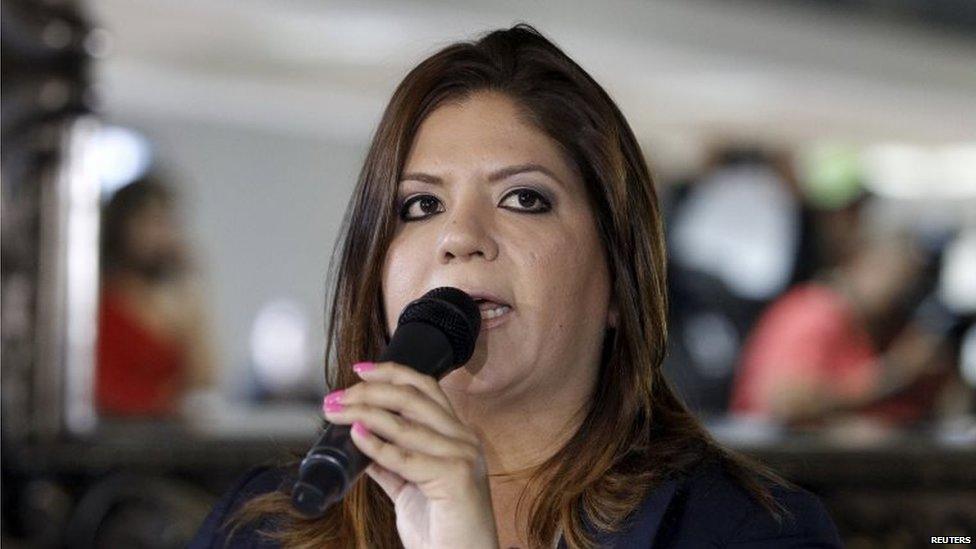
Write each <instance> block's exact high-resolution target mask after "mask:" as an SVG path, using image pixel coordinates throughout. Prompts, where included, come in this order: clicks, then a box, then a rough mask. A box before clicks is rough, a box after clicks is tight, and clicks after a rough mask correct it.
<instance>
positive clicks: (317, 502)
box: [292, 322, 455, 518]
mask: <svg viewBox="0 0 976 549" xmlns="http://www.w3.org/2000/svg"><path fill="white" fill-rule="evenodd" d="M388 361H393V362H398V363H400V364H403V365H405V366H409V367H411V368H413V369H414V370H417V371H418V372H420V373H423V374H427V375H430V376H433V377H434V378H436V379H438V380H439V379H441V378H442V377H444V376H445V375H447V374H448V373H449V372H450V371H451V370H454V369H455V366H454V351H453V349H452V347H451V344H450V341H448V339H447V336H446V335H444V332H442V331H441V330H440V329H439V328H436V327H434V326H431V325H429V324H426V323H423V322H410V323H407V324H403V325H401V326H399V327H397V329H396V331H395V332H394V333H393V337H392V338H391V340H390V344H389V345H388V346H387V347H386V350H384V351H383V353H382V354H381V355H380V358H379V360H378V361H377V362H388ZM349 430H350V426H349V425H336V424H332V423H330V424H329V425H327V426H326V428H325V430H324V431H323V432H322V436H320V437H319V440H318V442H316V443H315V445H314V446H312V449H311V450H309V451H308V454H307V455H306V456H305V459H303V460H302V463H301V465H300V466H299V472H298V481H297V482H296V483H295V486H294V488H293V489H292V502H293V503H294V505H295V507H297V508H298V510H299V511H301V512H302V514H304V515H305V516H308V517H312V518H315V517H320V516H322V515H323V514H325V511H326V510H327V509H328V508H329V507H330V506H331V505H332V504H333V503H335V502H336V501H339V500H340V499H342V498H343V497H344V496H345V495H346V492H348V491H349V488H351V487H352V485H353V483H354V482H355V481H356V479H357V478H358V477H359V475H361V474H362V472H363V471H364V470H365V469H366V467H367V466H369V464H370V463H371V462H372V460H371V459H370V458H369V457H368V456H366V455H364V454H363V453H362V452H360V451H359V448H357V447H356V445H355V444H354V443H353V441H352V438H351V437H350V435H349Z"/></svg>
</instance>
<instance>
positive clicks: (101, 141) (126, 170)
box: [85, 126, 152, 198]
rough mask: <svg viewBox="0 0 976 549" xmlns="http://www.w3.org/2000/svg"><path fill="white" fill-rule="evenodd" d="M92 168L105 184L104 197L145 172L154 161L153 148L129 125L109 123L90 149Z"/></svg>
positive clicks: (94, 138)
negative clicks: (121, 125) (110, 124)
mask: <svg viewBox="0 0 976 549" xmlns="http://www.w3.org/2000/svg"><path fill="white" fill-rule="evenodd" d="M85 154H87V155H89V156H90V161H91V166H92V170H94V173H95V175H96V177H97V178H98V180H99V181H100V182H101V186H102V196H103V197H105V198H108V197H110V196H111V195H112V194H113V193H115V191H117V190H119V189H120V188H122V187H124V186H125V185H127V184H129V183H131V182H132V181H134V180H136V179H137V178H138V177H139V176H141V175H142V174H143V173H145V171H146V169H148V168H149V164H150V162H151V161H152V148H151V146H150V145H149V141H148V140H146V138H145V137H143V136H142V135H140V134H138V133H136V132H135V131H133V130H130V129H128V128H122V127H119V126H105V127H103V128H102V129H101V130H99V131H98V132H97V133H96V134H95V135H94V136H93V137H92V142H91V145H90V146H89V147H88V148H86V153H85Z"/></svg>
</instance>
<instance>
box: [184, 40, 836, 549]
mask: <svg viewBox="0 0 976 549" xmlns="http://www.w3.org/2000/svg"><path fill="white" fill-rule="evenodd" d="M346 219H347V222H346V225H345V228H344V231H343V237H342V238H341V239H340V241H339V242H338V244H337V254H336V261H337V265H335V267H336V270H335V272H336V273H337V277H336V279H335V281H334V282H335V286H334V290H333V291H334V294H333V298H332V299H331V300H330V302H331V303H332V304H333V305H332V309H331V316H330V320H331V321H330V322H329V323H328V325H329V326H330V332H329V335H328V345H327V349H334V350H335V351H336V353H335V357H334V360H335V362H334V364H329V365H328V366H329V370H328V371H327V375H329V377H330V383H329V386H330V387H332V388H333V389H334V391H333V392H332V393H330V394H329V395H328V396H326V398H325V402H324V410H323V411H324V413H325V417H326V419H327V420H328V421H329V422H332V423H337V424H341V425H350V424H351V425H352V426H353V427H352V433H353V442H354V443H355V444H356V446H357V447H358V448H359V449H361V450H362V451H363V452H364V454H365V455H366V456H368V457H369V458H371V459H372V460H373V462H372V463H371V464H370V465H369V467H368V468H367V469H366V474H365V475H362V476H360V477H358V479H357V480H356V481H355V483H354V484H353V485H352V486H351V487H350V491H349V493H348V494H347V495H346V496H345V498H343V499H342V500H341V501H339V502H337V503H336V504H334V505H332V506H331V507H329V508H328V509H327V511H326V514H325V516H323V517H321V518H317V519H315V518H307V517H304V516H302V515H300V514H298V513H297V511H296V510H295V508H294V507H293V505H292V501H291V494H290V489H291V487H292V486H293V484H294V480H295V478H296V476H297V469H298V461H297V460H293V459H289V460H288V463H286V464H284V465H281V464H276V465H275V466H265V467H256V468H254V469H253V470H252V471H250V472H249V473H248V474H247V475H245V476H243V477H242V478H241V479H240V480H239V482H238V483H237V484H236V485H235V486H234V487H233V488H231V489H230V490H229V491H228V492H227V493H226V494H225V495H224V496H223V497H222V498H221V499H220V501H218V503H217V504H216V505H215V506H214V508H213V511H212V512H211V514H210V516H209V517H208V518H207V519H206V521H205V522H204V523H203V525H202V526H201V528H200V531H199V532H198V534H197V537H196V538H195V540H194V541H193V542H192V543H191V547H193V548H197V547H222V546H224V545H228V546H267V547H275V546H283V547H377V548H387V547H408V548H420V547H424V548H444V549H447V548H450V549H455V548H465V549H474V548H480V547H485V548H488V547H491V548H497V547H513V546H516V547H553V546H559V547H567V546H570V547H592V546H603V547H607V546H615V547H648V546H650V545H651V544H652V543H655V546H656V547H698V546H706V545H708V546H711V545H722V546H724V545H740V546H757V545H760V546H763V547H783V546H787V545H803V544H806V545H807V546H810V545H814V544H815V545H817V546H818V547H837V546H839V540H838V536H837V532H836V528H835V527H834V525H833V523H832V521H831V519H830V518H829V516H828V515H827V513H826V511H825V510H824V508H823V505H822V504H821V503H820V501H819V500H818V499H817V498H816V497H815V496H813V495H811V494H810V493H809V492H806V491H804V490H801V489H797V488H795V487H791V486H789V485H788V483H786V482H785V481H782V480H780V479H778V478H777V477H776V476H775V475H774V474H772V473H769V472H768V471H765V469H764V468H762V467H760V466H758V465H755V464H752V463H751V462H747V461H746V460H744V458H741V457H739V456H738V454H735V453H733V452H732V451H730V450H728V449H725V448H723V447H721V446H720V445H718V443H717V442H715V441H714V440H713V439H712V438H711V437H710V436H709V435H708V434H707V432H706V431H705V429H704V428H703V427H702V426H701V424H700V423H699V422H698V420H697V419H696V418H695V417H694V415H693V414H691V413H690V412H689V411H688V409H687V408H685V406H684V405H683V404H682V402H681V401H680V399H678V398H677V397H676V396H675V394H674V392H673V390H672V389H671V387H670V385H669V384H668V382H667V380H666V379H665V378H664V377H663V374H662V369H661V361H662V358H663V356H664V352H665V335H666V316H665V315H666V300H667V294H666V287H667V286H666V282H665V278H666V276H665V274H666V273H665V254H664V238H663V232H662V229H661V223H660V215H659V210H658V203H657V197H656V191H655V188H654V184H653V180H652V178H651V175H650V172H649V170H648V168H647V165H646V163H645V161H644V155H643V154H642V151H641V150H640V146H639V145H638V142H637V140H636V138H635V136H634V134H633V132H632V131H631V129H630V127H629V125H628V123H627V121H626V120H625V119H624V117H623V115H622V114H621V112H620V111H619V109H618V108H617V107H616V105H615V104H614V102H613V100H612V99H611V98H610V97H609V96H608V95H607V94H606V92H605V91H604V90H603V88H601V87H600V85H599V84H598V83H596V82H595V81H594V80H593V79H592V77H590V76H589V75H588V74H587V73H586V72H585V71H584V70H583V69H582V68H581V67H580V66H579V65H577V64H576V63H575V62H574V61H573V60H572V59H570V58H569V57H567V56H566V54H565V53H563V52H562V51H561V50H560V49H559V48H558V47H557V46H556V45H555V44H553V43H552V42H550V41H549V40H548V39H546V38H545V37H544V36H542V35H541V34H539V33H538V32H537V31H536V30H535V29H533V28H532V27H530V26H528V25H525V24H520V25H516V26H515V27H513V28H511V29H504V30H498V31H494V32H491V33H489V34H487V35H485V36H483V37H481V38H479V39H478V40H477V41H474V42H461V43H456V44H453V45H449V46H447V47H445V48H444V49H442V50H440V51H439V52H437V53H435V54H434V55H432V56H431V57H429V58H427V59H426V60H425V61H423V62H421V63H420V65H419V66H417V67H415V68H414V69H412V70H411V71H410V73H409V74H408V75H407V76H406V77H405V79H404V80H403V81H402V83H401V84H400V85H399V86H398V87H397V90H396V91H395V92H394V95H393V98H392V99H391V100H390V103H389V104H388V106H387V108H386V111H385V112H384V114H383V116H382V118H381V120H380V123H379V127H378V128H377V130H376V132H375V133H374V138H373V141H372V143H371V145H370V148H369V151H368V153H367V155H366V161H365V164H364V166H363V169H362V172H361V175H360V179H359V181H358V184H357V186H356V188H355V190H354V191H353V194H352V198H351V201H350V204H349V209H348V215H347V217H346ZM338 252H341V253H338ZM440 286H455V287H458V288H460V289H462V290H465V291H467V292H468V293H470V294H480V295H481V297H484V298H485V301H484V303H482V311H483V313H482V318H483V319H484V320H483V323H482V332H481V334H480V336H479V338H478V341H477V346H476V349H475V351H474V355H473V357H472V359H471V360H470V361H468V363H467V364H465V365H464V366H462V367H460V368H458V369H456V370H453V371H452V372H450V373H449V374H448V375H446V376H445V377H444V378H443V379H441V380H440V381H438V380H435V379H434V378H432V377H430V376H426V375H423V374H420V373H418V372H416V371H414V370H411V369H409V368H407V367H405V366H402V365H400V364H396V363H393V362H384V363H372V362H364V361H368V360H369V358H370V357H375V356H377V355H378V354H380V352H381V351H382V349H383V345H384V343H385V342H388V341H389V338H390V336H391V335H392V333H393V331H394V329H395V327H396V321H397V318H398V317H399V314H400V313H401V311H402V310H403V308H404V307H405V306H406V305H407V303H408V302H409V301H411V300H413V299H415V298H417V297H419V296H421V295H423V294H425V293H426V292H427V291H429V290H430V289H432V288H435V287H440ZM326 356H330V357H331V356H332V355H331V354H329V353H327V355H326ZM523 504H524V505H523ZM665 517H667V518H665Z"/></svg>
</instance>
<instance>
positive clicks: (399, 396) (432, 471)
mask: <svg viewBox="0 0 976 549" xmlns="http://www.w3.org/2000/svg"><path fill="white" fill-rule="evenodd" d="M354 369H355V370H356V372H357V373H358V374H359V376H360V377H361V378H362V379H363V380H364V381H363V382H361V383H357V384H356V385H353V386H352V387H349V388H348V389H345V390H341V391H335V392H333V393H330V394H329V395H327V396H326V398H325V403H324V405H323V411H325V416H326V419H328V420H329V421H330V422H332V423H338V424H352V425H353V428H352V429H351V432H352V440H353V442H354V443H355V444H356V446H357V447H358V448H359V449H360V450H362V452H363V453H364V454H366V455H367V456H369V457H370V458H372V460H373V463H371V464H370V465H369V467H368V468H367V469H366V473H367V474H368V475H369V476H370V478H372V479H373V480H374V481H376V482H377V483H378V484H379V485H380V487H382V488H383V491H384V492H386V494H387V495H388V496H389V497H390V499H391V500H392V501H393V504H394V508H395V510H396V517H397V519H396V522H397V531H398V532H399V534H400V541H401V542H402V543H403V545H404V546H405V547H407V548H408V549H410V548H451V549H453V548H457V547H465V548H468V547H470V548H480V547H485V548H487V547H490V548H492V549H495V548H497V547H498V534H497V532H496V529H495V517H494V513H493V512H492V507H491V496H490V493H489V488H488V474H487V469H486V466H485V459H484V454H483V451H482V448H481V442H480V441H479V440H478V437H477V436H476V435H475V434H474V433H473V432H472V431H471V430H470V429H468V428H467V426H465V425H464V424H463V423H461V422H460V420H458V418H457V416H456V415H455V414H454V410H453V409H452V408H451V403H450V401H448V399H447V396H446V395H445V394H444V392H443V390H441V387H440V385H438V383H437V381H436V380H435V379H434V378H432V377H430V376H427V375H424V374H421V373H419V372H417V371H415V370H412V369H410V368H408V367H406V366H403V365H401V364H397V363H395V362H381V363H376V364H372V363H359V364H357V365H356V366H355V367H354Z"/></svg>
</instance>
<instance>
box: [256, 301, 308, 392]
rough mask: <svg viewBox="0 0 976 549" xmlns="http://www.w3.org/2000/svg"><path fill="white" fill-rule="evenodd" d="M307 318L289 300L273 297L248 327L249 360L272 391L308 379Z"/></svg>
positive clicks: (263, 382) (260, 379)
mask: <svg viewBox="0 0 976 549" xmlns="http://www.w3.org/2000/svg"><path fill="white" fill-rule="evenodd" d="M308 341H309V338H308V319H307V318H306V315H305V313H304V312H303V310H302V308H301V307H300V306H299V305H298V304H297V303H295V302H294V301H292V300H290V299H276V300H274V301H271V302H269V303H267V304H266V305H265V306H264V307H262V308H261V310H260V312H258V314H257V317H255V319H254V324H253V326H252V328H251V360H252V362H253V364H254V373H255V375H256V376H257V380H258V382H259V383H260V384H261V386H263V387H264V388H266V389H268V390H269V391H271V392H272V393H279V392H286V391H289V390H292V389H295V388H297V387H298V386H299V385H301V384H302V383H304V382H305V380H307V379H308V377H307V374H308V366H309V349H308Z"/></svg>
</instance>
